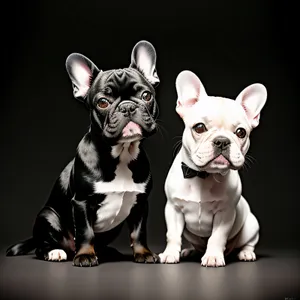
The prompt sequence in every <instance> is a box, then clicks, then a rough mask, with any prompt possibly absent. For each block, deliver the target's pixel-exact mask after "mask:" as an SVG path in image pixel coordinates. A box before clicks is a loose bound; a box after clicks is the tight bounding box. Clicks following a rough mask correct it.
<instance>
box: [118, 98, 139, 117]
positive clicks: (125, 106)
mask: <svg viewBox="0 0 300 300" xmlns="http://www.w3.org/2000/svg"><path fill="white" fill-rule="evenodd" d="M118 109H119V111H120V112H121V113H122V114H123V115H124V116H125V117H128V116H129V115H133V114H134V112H135V110H136V109H137V106H136V104H135V103H133V102H131V101H124V102H122V103H121V104H120V105H119V106H118Z"/></svg>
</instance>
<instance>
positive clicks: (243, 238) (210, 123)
mask: <svg viewBox="0 0 300 300" xmlns="http://www.w3.org/2000/svg"><path fill="white" fill-rule="evenodd" d="M182 73H183V74H182ZM182 73H181V74H179V75H178V78H177V81H176V87H177V92H178V101H177V108H176V110H177V112H178V114H179V115H180V116H181V117H182V118H183V120H184V123H185V130H184V133H183V137H182V143H183V147H182V149H181V150H180V152H179V153H178V154H177V156H176V158H175V160H174V162H173V164H172V166H171V169H170V171H169V173H168V176H167V179H166V182H165V193H166V196H167V203H166V207H165V218H166V223H167V246H166V249H165V251H164V252H163V253H161V254H160V260H161V262H162V263H178V262H179V261H180V252H181V243H182V235H184V236H185V238H186V239H187V240H188V241H189V242H190V243H191V244H192V245H193V246H194V247H195V249H197V250H200V251H203V252H205V254H204V256H203V257H202V260H201V264H202V265H203V266H210V267H219V266H224V265H225V260H224V251H225V250H226V252H228V253H229V252H230V251H231V250H233V249H234V248H240V249H241V252H240V253H239V255H238V257H239V259H241V260H247V261H251V260H255V253H254V247H255V245H256V243H257V242H258V238H259V224H258V222H257V219H256V218H255V216H254V215H253V214H252V213H251V210H250V207H249V205H248V203H247V201H246V200H245V198H244V197H243V196H242V195H241V191H242V184H241V180H240V177H239V174H238V171H237V170H235V169H232V167H231V166H230V164H227V163H226V160H225V159H223V160H217V157H216V158H214V155H215V154H214V153H215V152H214V146H213V140H214V139H215V138H216V137H218V136H223V137H227V138H228V139H229V140H230V142H231V144H230V151H229V158H228V159H229V160H230V162H231V165H233V166H234V167H235V168H236V169H239V168H240V167H241V166H242V165H243V163H244V156H245V154H246V153H247V150H248V148H249V144H250V142H249V134H250V132H251V130H252V128H254V127H256V126H257V125H258V116H259V114H260V110H261V109H262V107H263V106H264V104H265V101H266V90H265V88H264V87H263V86H262V85H252V86H250V87H248V88H246V89H245V92H242V93H241V94H240V96H239V98H238V101H236V102H235V101H233V100H231V99H227V98H221V97H210V96H208V95H207V94H206V92H205V89H204V87H203V85H202V83H201V82H200V80H199V79H197V77H196V75H195V74H193V73H192V74H193V75H192V74H191V72H189V71H184V72H182ZM200 122H203V123H205V125H206V127H207V131H206V132H204V133H201V134H197V133H195V132H194V130H193V126H194V125H195V124H197V123H200ZM239 127H243V128H245V129H246V131H247V135H246V137H245V138H244V139H239V138H238V137H237V136H236V135H235V133H234V131H235V130H236V128H239ZM211 160H212V161H211ZM215 160H216V162H215ZM181 162H184V163H185V164H187V165H188V166H189V167H190V168H192V169H195V170H200V171H207V172H209V173H211V175H210V176H209V177H207V178H206V179H201V178H199V177H194V178H188V179H186V178H184V176H183V173H182V169H181Z"/></svg>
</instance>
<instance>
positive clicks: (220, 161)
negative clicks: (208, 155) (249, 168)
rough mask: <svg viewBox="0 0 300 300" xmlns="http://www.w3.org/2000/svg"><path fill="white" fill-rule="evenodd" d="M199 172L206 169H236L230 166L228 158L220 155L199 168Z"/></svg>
mask: <svg viewBox="0 0 300 300" xmlns="http://www.w3.org/2000/svg"><path fill="white" fill-rule="evenodd" d="M199 168H200V169H201V170H206V169H223V170H224V169H233V170H235V169H236V167H235V166H234V165H233V164H232V162H231V161H230V160H229V158H228V157H226V156H225V155H224V154H222V153H220V154H218V155H216V156H214V157H213V158H212V159H210V160H209V161H208V162H207V163H206V164H205V165H202V166H199Z"/></svg>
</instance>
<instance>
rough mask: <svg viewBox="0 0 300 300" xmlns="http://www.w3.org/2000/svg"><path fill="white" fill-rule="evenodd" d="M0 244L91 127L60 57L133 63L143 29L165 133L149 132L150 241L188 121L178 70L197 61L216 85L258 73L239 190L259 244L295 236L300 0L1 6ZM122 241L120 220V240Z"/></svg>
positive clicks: (160, 235)
mask: <svg viewBox="0 0 300 300" xmlns="http://www.w3.org/2000/svg"><path fill="white" fill-rule="evenodd" d="M2 14H3V17H5V16H4V15H6V17H8V18H7V21H5V24H4V25H3V27H2V28H3V29H4V30H3V35H4V43H2V46H1V47H2V48H4V50H5V54H4V56H2V61H1V73H2V74H1V75H2V77H3V79H2V81H1V82H2V96H1V118H0V120H1V127H0V128H1V148H0V151H1V153H0V154H1V155H0V159H1V168H0V176H1V178H0V179H1V189H0V199H1V200H0V212H1V218H0V237H1V239H0V243H1V244H0V246H1V247H6V246H7V245H9V244H10V243H14V242H16V241H18V240H20V239H23V238H26V237H28V236H30V235H31V228H32V224H33V221H34V218H35V216H36V214H37V212H38V211H39V210H40V208H41V207H42V206H43V204H44V203H45V201H46V199H47V196H48V194H49V192H50V189H51V187H52V184H53V182H54V181H55V179H56V177H57V176H58V175H59V173H60V171H61V170H62V168H63V167H64V165H65V164H66V163H67V162H68V161H69V160H70V159H71V158H72V157H73V155H74V153H75V149H76V147H77V144H78V142H79V141H80V139H81V138H82V136H83V135H84V133H85V132H86V131H87V129H88V125H89V119H88V113H87V111H86V110H85V108H84V107H83V106H81V105H80V104H79V103H77V102H76V100H75V99H74V98H73V96H72V89H71V82H70V80H69V78H68V75H67V73H66V71H65V59H66V57H67V56H68V55H69V54H70V53H72V52H80V53H83V54H84V55H86V56H88V57H89V58H90V59H91V60H92V61H94V62H95V63H96V64H97V66H98V67H99V68H101V69H104V70H105V69H111V68H120V67H126V66H128V65H129V61H130V54H131V50H132V47H133V46H134V44H135V43H136V42H138V41H139V40H140V39H146V40H148V41H150V42H151V43H153V45H154V46H155V48H156V50H157V55H158V61H157V70H158V74H159V76H160V79H161V84H160V86H159V89H158V97H157V99H158V102H159V105H160V124H161V127H162V130H161V133H158V134H157V135H156V136H154V137H152V138H151V139H149V140H147V141H146V142H145V148H146V150H147V152H148V154H149V157H150V160H151V167H152V172H153V177H154V189H153V192H152V194H151V198H150V214H149V222H148V229H149V245H150V246H152V245H159V247H160V248H161V249H162V248H163V246H164V242H165V222H164V212H163V209H164V205H165V201H166V200H165V197H164V193H163V184H164V180H165V177H166V175H167V171H168V168H169V167H170V165H171V162H172V159H173V156H172V153H173V149H174V145H175V143H176V142H177V141H178V140H179V137H180V135H181V134H182V130H183V123H182V121H181V119H180V118H179V117H178V116H177V114H176V113H175V101H176V91H175V84H174V83H175V79H176V76H177V75H178V73H179V72H180V71H182V70H184V69H189V70H192V71H194V72H195V73H196V74H197V75H198V76H199V77H200V78H201V80H202V82H203V83H204V85H205V87H206V90H207V92H208V93H209V94H211V95H222V96H226V97H231V98H234V97H236V96H237V95H238V93H239V92H240V91H241V90H242V89H243V88H244V87H246V86H247V85H249V84H251V83H254V82H261V83H263V84H264V85H265V86H266V87H267V89H268V94H269V96H268V102H267V105H266V106H265V108H264V110H263V112H262V115H261V123H260V126H259V127H258V128H257V129H256V130H255V131H254V132H253V134H252V139H251V147H250V152H249V154H251V155H252V156H253V157H254V158H255V160H256V162H255V163H254V164H252V167H251V168H250V169H249V170H248V171H245V170H244V171H242V172H241V176H242V179H243V189H244V191H243V193H244V195H245V196H246V198H247V199H248V201H249V203H250V205H251V207H252V210H253V211H254V213H255V214H256V216H257V217H258V219H259V221H260V224H261V228H262V231H261V241H260V247H263V246H266V247H283V248H295V247H298V246H299V233H300V226H299V225H300V221H299V220H300V218H299V208H300V204H299V197H298V192H297V188H298V186H299V183H298V182H299V174H298V168H299V157H298V147H297V143H298V141H297V139H298V137H299V135H298V126H297V124H296V119H297V114H298V110H297V108H298V107H299V105H298V103H297V102H298V101H299V99H298V94H297V89H296V88H297V86H296V84H297V82H296V79H298V78H297V75H298V74H297V72H296V71H297V69H296V63H297V62H298V53H299V47H298V46H296V43H297V39H298V37H297V35H296V33H297V29H296V21H297V18H296V9H295V7H293V6H291V4H290V3H289V1H282V2H280V3H279V1H261V0H252V1H239V0H233V1H229V2H228V1H191V2H188V1H180V2H179V3H178V4H176V3H175V2H173V3H169V4H166V3H163V1H160V2H157V3H155V2H152V1H151V2H150V1H148V2H142V1H134V2H130V3H129V2H127V1H119V3H117V2H114V1H95V0H93V1H88V0H86V1H68V0H65V1H55V0H52V1H30V3H26V4H25V2H22V1H13V2H11V3H10V4H9V7H7V9H3V10H2ZM116 243H117V244H119V245H123V246H124V245H126V243H128V244H129V242H128V240H127V233H126V230H124V231H123V233H122V236H121V237H120V238H119V239H118V241H117V242H116Z"/></svg>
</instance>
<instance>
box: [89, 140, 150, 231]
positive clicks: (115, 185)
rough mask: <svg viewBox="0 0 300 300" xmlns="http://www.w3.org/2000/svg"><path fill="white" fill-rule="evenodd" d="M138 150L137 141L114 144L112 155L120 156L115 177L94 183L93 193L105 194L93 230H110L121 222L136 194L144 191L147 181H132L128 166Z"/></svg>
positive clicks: (128, 211) (131, 205)
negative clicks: (111, 179) (107, 180)
mask: <svg viewBox="0 0 300 300" xmlns="http://www.w3.org/2000/svg"><path fill="white" fill-rule="evenodd" d="M131 147H132V148H131ZM138 151H139V148H138V143H137V142H136V143H133V145H130V144H129V145H127V144H125V145H124V144H120V145H117V146H114V148H113V150H112V155H113V156H114V157H117V156H119V157H120V163H119V164H118V166H117V168H116V171H115V174H116V177H115V179H114V180H113V181H111V182H103V181H99V182H96V183H95V184H94V191H95V193H102V194H106V195H107V196H106V198H105V200H104V201H103V202H102V203H101V205H100V207H99V209H98V211H97V220H96V222H95V225H94V230H95V232H103V231H107V230H110V229H112V228H114V227H116V226H117V225H119V224H120V223H121V222H123V221H124V220H125V219H126V217H127V216H128V215H129V213H130V210H131V208H132V207H133V206H134V204H135V203H136V196H137V194H139V193H144V192H145V189H146V185H147V183H148V181H146V182H144V183H134V181H133V179H132V172H131V170H130V169H129V168H128V163H129V162H130V161H131V160H133V159H135V158H136V157H137V155H138Z"/></svg>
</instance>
